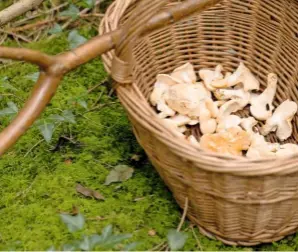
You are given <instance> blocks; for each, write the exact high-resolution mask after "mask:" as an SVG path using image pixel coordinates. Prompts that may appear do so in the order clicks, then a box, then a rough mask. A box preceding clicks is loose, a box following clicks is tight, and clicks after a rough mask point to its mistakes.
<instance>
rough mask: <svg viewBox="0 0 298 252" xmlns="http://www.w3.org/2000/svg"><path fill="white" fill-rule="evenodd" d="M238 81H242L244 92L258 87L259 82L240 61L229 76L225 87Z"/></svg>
mask: <svg viewBox="0 0 298 252" xmlns="http://www.w3.org/2000/svg"><path fill="white" fill-rule="evenodd" d="M239 83H243V87H244V91H246V92H247V91H251V90H259V89H260V82H259V81H258V80H257V78H256V77H255V76H254V75H253V74H252V72H251V71H250V70H249V69H248V68H247V67H246V66H245V65H244V63H243V62H240V64H239V67H238V68H237V70H236V71H235V72H234V73H233V74H232V75H231V76H230V77H229V79H228V85H227V86H226V87H232V86H235V85H237V84H239Z"/></svg>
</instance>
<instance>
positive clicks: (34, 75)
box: [26, 72, 39, 82]
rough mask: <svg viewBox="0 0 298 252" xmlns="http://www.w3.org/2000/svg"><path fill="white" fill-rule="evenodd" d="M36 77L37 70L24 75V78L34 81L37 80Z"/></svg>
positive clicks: (37, 74)
mask: <svg viewBox="0 0 298 252" xmlns="http://www.w3.org/2000/svg"><path fill="white" fill-rule="evenodd" d="M38 77H39V72H36V73H32V74H28V75H27V76H26V78H27V79H28V80H32V81H33V82H36V81H37V80H38Z"/></svg>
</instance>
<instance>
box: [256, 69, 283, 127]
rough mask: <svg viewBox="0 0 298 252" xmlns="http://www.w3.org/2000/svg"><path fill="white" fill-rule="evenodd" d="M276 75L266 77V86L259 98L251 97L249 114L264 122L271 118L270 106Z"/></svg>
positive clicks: (271, 106)
mask: <svg viewBox="0 0 298 252" xmlns="http://www.w3.org/2000/svg"><path fill="white" fill-rule="evenodd" d="M277 81H278V78H277V75H276V74H274V73H270V74H269V75H268V85H267V88H266V89H265V90H264V92H263V93H262V94H260V95H259V96H256V95H252V97H251V102H250V103H251V107H250V113H251V114H252V115H253V116H254V117H255V118H256V119H258V120H261V121H265V120H267V119H268V118H269V117H270V116H272V111H273V109H274V106H273V105H272V103H273V100H274V97H275V93H276V88H277Z"/></svg>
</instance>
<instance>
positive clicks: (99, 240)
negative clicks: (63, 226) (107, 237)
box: [89, 235, 102, 250]
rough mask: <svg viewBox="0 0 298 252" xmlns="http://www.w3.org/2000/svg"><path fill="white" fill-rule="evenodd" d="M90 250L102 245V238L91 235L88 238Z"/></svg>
mask: <svg viewBox="0 0 298 252" xmlns="http://www.w3.org/2000/svg"><path fill="white" fill-rule="evenodd" d="M89 242H90V250H93V249H94V247H95V246H97V245H98V244H100V243H102V237H101V236H100V235H91V236H90V237H89Z"/></svg>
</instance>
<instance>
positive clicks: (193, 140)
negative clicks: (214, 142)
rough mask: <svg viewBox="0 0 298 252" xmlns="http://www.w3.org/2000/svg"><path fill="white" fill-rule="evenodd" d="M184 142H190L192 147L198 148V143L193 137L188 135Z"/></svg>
mask: <svg viewBox="0 0 298 252" xmlns="http://www.w3.org/2000/svg"><path fill="white" fill-rule="evenodd" d="M186 140H187V141H188V142H190V143H191V144H193V145H195V146H197V147H200V143H199V142H198V140H197V139H196V138H195V136H193V135H190V136H188V137H187V138H186Z"/></svg>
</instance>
